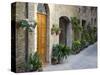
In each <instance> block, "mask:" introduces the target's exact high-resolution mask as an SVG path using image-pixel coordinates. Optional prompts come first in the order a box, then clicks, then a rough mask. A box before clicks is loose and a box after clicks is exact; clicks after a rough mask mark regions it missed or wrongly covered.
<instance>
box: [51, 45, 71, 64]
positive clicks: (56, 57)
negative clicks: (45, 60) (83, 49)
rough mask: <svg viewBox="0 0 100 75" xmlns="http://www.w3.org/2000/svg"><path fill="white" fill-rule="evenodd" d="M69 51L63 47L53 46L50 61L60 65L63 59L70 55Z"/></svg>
mask: <svg viewBox="0 0 100 75" xmlns="http://www.w3.org/2000/svg"><path fill="white" fill-rule="evenodd" d="M70 51H71V50H70V48H69V47H66V46H65V45H62V44H57V45H54V46H53V49H52V61H55V62H56V63H55V62H54V63H55V64H57V63H61V62H62V61H61V60H63V58H64V57H65V58H67V56H68V55H70Z"/></svg>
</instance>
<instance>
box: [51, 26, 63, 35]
mask: <svg viewBox="0 0 100 75" xmlns="http://www.w3.org/2000/svg"><path fill="white" fill-rule="evenodd" d="M60 32H61V29H60V28H59V27H57V25H56V24H53V27H52V28H51V34H54V33H55V34H56V35H58V34H60Z"/></svg>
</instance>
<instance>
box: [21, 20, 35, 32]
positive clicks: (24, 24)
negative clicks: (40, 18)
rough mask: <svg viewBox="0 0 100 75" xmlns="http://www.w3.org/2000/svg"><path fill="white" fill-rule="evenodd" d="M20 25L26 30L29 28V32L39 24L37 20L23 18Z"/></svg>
mask: <svg viewBox="0 0 100 75" xmlns="http://www.w3.org/2000/svg"><path fill="white" fill-rule="evenodd" d="M19 25H20V27H22V28H23V29H24V30H26V29H27V30H28V31H29V32H32V31H33V29H34V28H35V27H36V25H37V22H35V21H34V20H33V21H31V20H28V19H24V20H21V21H20V22H19Z"/></svg>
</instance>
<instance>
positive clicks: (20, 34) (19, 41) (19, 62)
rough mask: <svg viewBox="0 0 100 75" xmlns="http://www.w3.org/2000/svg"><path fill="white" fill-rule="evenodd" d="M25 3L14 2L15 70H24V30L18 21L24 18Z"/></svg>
mask: <svg viewBox="0 0 100 75" xmlns="http://www.w3.org/2000/svg"><path fill="white" fill-rule="evenodd" d="M25 18H26V17H25V3H20V2H17V3H16V22H17V25H16V72H23V71H24V69H25V68H24V64H25V31H24V30H23V29H22V28H21V27H19V25H18V22H19V21H20V20H22V19H25Z"/></svg>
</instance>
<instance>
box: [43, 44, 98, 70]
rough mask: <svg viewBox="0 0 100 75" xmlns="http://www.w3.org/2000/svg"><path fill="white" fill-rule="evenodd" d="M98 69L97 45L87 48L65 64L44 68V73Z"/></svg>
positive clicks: (69, 58)
mask: <svg viewBox="0 0 100 75" xmlns="http://www.w3.org/2000/svg"><path fill="white" fill-rule="evenodd" d="M89 68H97V43H95V44H93V45H90V46H89V47H87V48H85V49H84V50H83V51H81V52H80V53H79V54H77V55H71V56H69V57H68V59H67V60H66V59H65V60H64V62H63V64H57V65H50V64H48V65H47V66H46V67H44V68H43V70H44V71H59V70H71V69H89Z"/></svg>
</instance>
